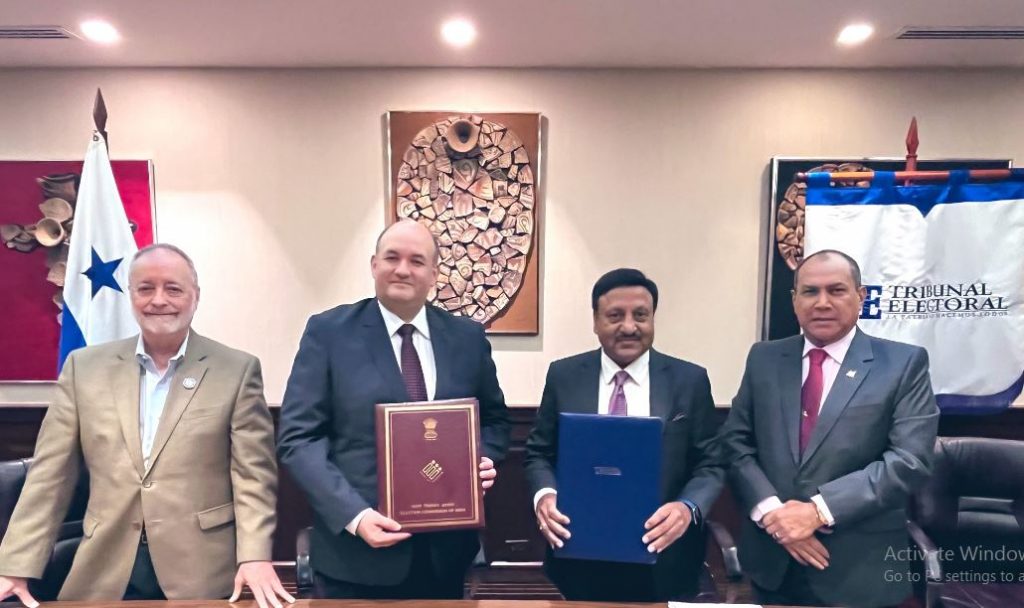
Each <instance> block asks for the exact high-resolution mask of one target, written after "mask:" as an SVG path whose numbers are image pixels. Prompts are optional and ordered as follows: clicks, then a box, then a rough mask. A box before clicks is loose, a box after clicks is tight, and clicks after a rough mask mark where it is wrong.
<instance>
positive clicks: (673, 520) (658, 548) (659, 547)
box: [641, 501, 693, 553]
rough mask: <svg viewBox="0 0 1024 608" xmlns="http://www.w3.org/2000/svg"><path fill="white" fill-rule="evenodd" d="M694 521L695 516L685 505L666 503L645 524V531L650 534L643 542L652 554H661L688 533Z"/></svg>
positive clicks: (675, 502) (646, 535) (645, 536)
mask: <svg viewBox="0 0 1024 608" xmlns="http://www.w3.org/2000/svg"><path fill="white" fill-rule="evenodd" d="M692 521H693V514H692V513H690V508H689V507H687V506H686V505H685V504H683V503H681V502H678V501H674V502H668V503H665V504H663V505H661V506H660V507H658V510H657V511H655V512H654V515H651V517H650V519H648V520H647V521H646V522H644V529H645V530H647V531H648V532H647V534H644V537H643V539H641V540H643V542H644V544H645V545H647V550H648V551H650V552H651V553H661V552H662V551H664V550H665V549H667V548H668V546H669V545H671V544H672V543H674V542H676V540H678V539H679V537H680V536H682V535H683V534H684V533H686V530H687V528H689V527H690V523H691V522H692Z"/></svg>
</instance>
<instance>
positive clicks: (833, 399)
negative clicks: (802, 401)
mask: <svg viewBox="0 0 1024 608" xmlns="http://www.w3.org/2000/svg"><path fill="white" fill-rule="evenodd" d="M873 359H874V354H873V353H872V351H871V341H870V340H869V338H868V336H867V335H866V334H864V333H862V332H861V331H860V330H859V329H858V330H857V333H856V334H855V335H854V336H853V341H852V342H851V343H850V349H849V350H847V351H846V357H845V358H844V359H843V364H842V365H841V366H840V367H839V373H838V374H836V379H835V382H833V383H832V388H831V389H830V390H829V392H828V396H827V397H826V398H825V403H824V404H822V406H821V413H820V414H819V415H818V424H816V425H815V426H814V432H812V433H811V439H810V441H809V442H808V444H807V449H806V450H804V458H803V462H807V461H808V460H810V458H811V457H812V456H814V452H815V451H817V449H818V448H819V447H821V444H822V443H823V442H824V441H825V437H827V436H828V433H829V431H831V430H832V427H834V426H835V425H836V422H837V421H838V420H839V416H841V415H842V413H843V410H845V409H846V406H848V405H849V404H850V400H851V398H852V397H853V394H854V393H855V392H857V388H858V387H859V386H860V385H861V383H862V382H864V378H866V377H867V375H868V374H869V373H870V372H871V361H872V360H873Z"/></svg>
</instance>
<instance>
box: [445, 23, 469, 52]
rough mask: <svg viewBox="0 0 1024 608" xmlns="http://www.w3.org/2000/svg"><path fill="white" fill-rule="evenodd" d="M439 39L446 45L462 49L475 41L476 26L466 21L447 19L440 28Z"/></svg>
mask: <svg viewBox="0 0 1024 608" xmlns="http://www.w3.org/2000/svg"><path fill="white" fill-rule="evenodd" d="M441 37H442V38H444V41H445V42H447V43H448V44H450V45H452V46H454V47H456V48H463V47H466V46H469V45H470V44H473V41H474V40H476V26H475V25H473V24H472V22H470V21H468V20H466V19H462V18H458V19H449V20H448V21H445V22H444V24H443V25H442V26H441Z"/></svg>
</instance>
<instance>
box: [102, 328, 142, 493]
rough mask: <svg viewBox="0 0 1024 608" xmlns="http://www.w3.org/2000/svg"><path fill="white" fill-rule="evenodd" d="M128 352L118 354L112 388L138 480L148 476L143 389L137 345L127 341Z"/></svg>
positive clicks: (126, 350) (126, 349)
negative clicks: (141, 415)
mask: <svg viewBox="0 0 1024 608" xmlns="http://www.w3.org/2000/svg"><path fill="white" fill-rule="evenodd" d="M125 344H126V346H125V348H124V350H122V351H121V352H119V353H118V354H117V355H116V357H117V363H116V364H115V365H114V368H113V370H112V372H111V379H110V387H111V391H112V393H113V403H114V407H116V408H117V416H118V418H119V419H120V420H121V434H122V435H124V443H125V446H126V447H127V448H128V456H129V457H130V458H131V460H132V465H134V466H135V470H136V471H138V473H139V477H142V476H143V475H144V474H145V471H144V469H143V463H142V433H141V430H140V427H139V390H140V389H139V387H140V385H141V375H142V368H141V367H140V366H139V362H138V361H137V360H136V359H135V345H136V344H138V342H133V341H131V340H126V341H125Z"/></svg>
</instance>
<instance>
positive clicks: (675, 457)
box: [525, 349, 724, 597]
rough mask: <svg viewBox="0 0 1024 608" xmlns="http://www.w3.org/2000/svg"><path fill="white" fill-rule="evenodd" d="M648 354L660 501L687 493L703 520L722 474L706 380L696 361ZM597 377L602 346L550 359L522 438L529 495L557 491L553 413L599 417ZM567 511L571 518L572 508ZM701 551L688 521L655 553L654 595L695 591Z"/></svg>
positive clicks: (555, 415)
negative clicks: (660, 427) (660, 425)
mask: <svg viewBox="0 0 1024 608" xmlns="http://www.w3.org/2000/svg"><path fill="white" fill-rule="evenodd" d="M650 354H651V355H650V362H649V366H650V383H651V390H650V401H651V416H657V417H659V418H661V419H662V420H663V421H664V423H665V427H664V432H663V433H664V434H663V446H662V480H661V495H662V502H669V501H673V500H682V499H684V498H685V499H686V500H689V501H691V502H693V503H694V504H696V505H697V506H698V507H699V508H700V511H701V513H702V514H703V516H705V517H706V516H707V515H708V514H709V513H710V512H711V507H712V506H713V505H714V502H715V499H716V498H717V497H718V494H719V492H720V491H721V489H722V483H723V477H724V474H723V471H722V468H721V466H720V462H719V455H718V453H717V451H716V446H715V431H716V429H715V425H714V413H715V404H714V400H713V399H712V397H711V382H710V381H709V380H708V374H707V371H706V370H705V369H704V368H702V367H700V366H697V365H694V364H693V363H689V362H687V361H683V360H682V359H676V358H675V357H669V356H667V355H664V354H662V353H660V352H658V351H656V350H654V349H651V351H650ZM600 376H601V351H600V349H598V350H594V351H590V352H586V353H582V354H579V355H576V356H573V357H569V358H566V359H562V360H560V361H555V362H554V363H552V364H551V366H550V367H549V368H548V375H547V380H546V381H545V383H544V394H543V397H542V398H541V403H540V409H539V410H538V411H537V420H536V422H535V424H534V427H533V430H532V431H531V433H530V436H529V438H528V439H527V442H526V464H525V466H526V476H527V480H528V482H529V484H530V496H531V499H532V497H533V496H534V495H535V494H536V493H537V491H539V490H541V489H542V488H555V489H556V490H557V489H558V486H557V485H556V482H555V464H556V462H557V459H558V414H559V413H562V412H572V413H579V414H596V413H597V412H598V403H597V400H598V389H599V386H598V383H599V382H600ZM567 515H568V516H569V517H570V518H571V517H572V514H571V513H569V514H567ZM703 556H704V535H703V533H702V530H701V529H700V528H699V527H698V526H691V527H690V529H689V530H688V531H687V533H686V534H684V535H683V536H682V538H680V539H679V540H677V541H676V542H675V543H673V544H672V545H671V546H670V547H669V548H668V549H666V550H665V551H663V552H662V553H661V555H660V556H659V557H658V562H657V564H656V565H655V567H654V574H655V576H654V579H655V580H654V583H655V586H656V587H657V588H658V590H659V591H658V593H656V596H658V597H674V596H677V595H680V594H685V593H686V592H695V591H696V587H697V576H698V574H699V573H700V567H701V564H702V562H703ZM553 561H555V562H558V561H563V560H553ZM548 562H549V568H548V569H549V573H550V574H551V575H552V577H553V578H556V579H557V578H558V576H559V573H558V571H557V567H555V568H552V563H551V562H552V559H551V558H550V557H549V560H548ZM557 582H558V581H557V580H556V583H557Z"/></svg>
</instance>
